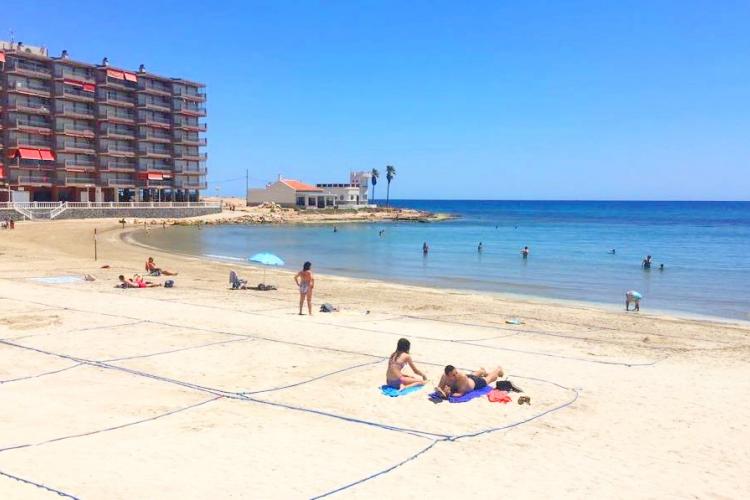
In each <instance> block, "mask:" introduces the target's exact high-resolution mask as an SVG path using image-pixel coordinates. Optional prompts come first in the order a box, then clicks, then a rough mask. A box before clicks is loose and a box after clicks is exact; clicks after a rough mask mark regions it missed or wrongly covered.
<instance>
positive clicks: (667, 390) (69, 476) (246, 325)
mask: <svg viewBox="0 0 750 500" xmlns="http://www.w3.org/2000/svg"><path fill="white" fill-rule="evenodd" d="M94 228H96V229H97V232H98V238H97V260H96V261H95V260H94V249H93V230H94ZM134 230H136V228H135V227H134V226H133V225H127V226H126V227H125V229H122V227H121V226H120V225H119V224H117V221H114V220H88V221H59V222H34V223H19V224H17V225H16V229H15V230H13V231H0V254H1V255H0V308H1V310H2V313H0V339H2V341H0V404H1V405H2V408H3V423H2V426H0V429H2V433H1V434H0V436H1V438H0V498H3V499H15V498H24V499H25V498H55V497H56V496H57V494H64V495H68V496H71V497H75V498H107V499H109V498H226V497H232V498H315V497H319V496H322V495H327V494H331V495H332V496H333V497H340V498H384V497H385V498H415V499H416V498H430V497H432V498H480V497H482V498H499V497H503V498H549V497H555V498H592V497H593V498H686V497H692V498H745V497H747V496H748V494H750V474H748V472H747V471H748V470H749V469H750V451H748V450H750V424H749V423H748V422H750V398H748V394H750V361H748V360H750V356H748V354H750V326H749V325H748V324H746V323H741V322H719V321H711V320H699V319H691V318H681V317H676V316H670V315H666V314H654V313H650V312H649V309H648V304H647V302H645V303H644V304H643V311H641V312H640V313H625V312H624V310H608V309H605V308H602V307H596V306H593V305H586V304H570V303H564V304H563V303H554V302H551V301H544V300H531V299H519V298H511V297H503V296H499V295H492V294H478V293H469V292H460V291H452V290H437V289H428V288H419V287H413V286H405V285H396V284H387V283H381V282H375V281H364V280H354V279H348V278H341V277H332V276H322V275H318V276H317V283H316V289H315V305H316V306H319V305H320V304H321V303H323V302H329V303H332V304H335V305H337V306H339V307H340V308H341V311H340V312H338V313H332V314H322V313H320V314H315V315H313V316H312V317H308V316H298V315H297V297H298V294H297V290H296V288H295V286H294V283H293V281H292V276H293V274H292V273H290V272H288V271H270V270H269V271H268V275H267V279H266V281H267V282H271V283H273V284H275V285H277V287H278V290H276V291H271V292H258V291H253V290H238V291H231V290H229V289H228V283H227V276H228V272H229V270H230V269H236V270H237V271H238V273H239V274H240V275H241V276H242V277H243V278H246V279H248V281H249V282H250V283H257V282H259V281H260V278H261V275H262V272H263V271H262V270H260V269H257V268H252V267H250V266H245V265H239V266H232V265H229V264H226V263H221V262H210V261H205V260H200V259H197V258H192V257H187V256H182V255H170V254H167V253H165V252H161V251H156V250H153V249H148V248H144V247H141V246H138V245H135V244H133V243H132V242H130V240H129V238H128V235H129V233H130V232H131V231H134ZM169 230H170V227H169V226H167V227H166V228H164V229H163V228H161V227H155V228H153V229H151V231H169ZM149 255H151V256H153V257H154V258H155V260H156V262H157V264H158V265H160V266H161V267H163V268H166V269H171V270H176V271H179V275H178V276H177V277H176V278H174V280H175V282H176V285H175V287H174V288H171V289H165V288H153V289H131V290H122V289H116V288H114V285H115V283H116V280H117V276H118V275H119V274H125V275H132V274H133V273H136V272H141V271H142V270H143V264H144V261H145V259H146V257H148V256H149ZM104 265H107V266H109V267H108V268H102V266H104ZM86 273H88V274H91V275H93V276H95V277H96V281H93V282H87V281H83V280H80V279H79V278H80V277H82V276H83V275H84V274H86ZM66 277H72V278H76V279H69V278H66ZM39 278H42V279H41V280H40V279H39ZM48 278H53V279H51V280H50V279H48ZM164 279H165V278H164V277H162V278H155V280H158V281H163V280H164ZM316 310H317V307H316ZM512 318H520V319H522V320H523V322H524V324H522V325H511V324H507V323H506V321H507V320H510V319H512ZM402 336H403V337H407V338H409V339H410V340H411V342H412V351H411V353H412V356H413V358H414V360H415V362H416V364H417V366H419V367H420V368H422V369H423V371H425V372H426V373H427V374H428V375H429V377H430V381H431V382H436V381H437V380H438V378H439V376H440V373H441V370H442V367H443V366H444V365H446V364H449V363H450V364H454V365H456V366H457V367H460V368H463V369H475V368H478V367H480V366H482V367H485V368H491V367H494V366H497V365H501V366H503V368H504V369H505V371H506V373H508V374H509V377H510V379H511V380H513V381H514V382H515V383H517V384H518V385H519V386H521V387H522V388H523V389H524V391H525V392H524V394H525V395H528V396H530V398H531V405H523V406H519V405H518V404H516V399H517V395H516V394H513V395H512V398H513V401H512V402H511V403H508V404H501V403H490V402H488V401H487V399H486V398H481V399H477V400H474V401H470V402H468V403H462V404H451V403H447V402H445V403H441V404H433V403H431V402H430V401H429V400H428V399H427V397H426V396H427V394H428V392H430V391H431V387H432V386H428V387H427V388H425V389H422V390H421V391H418V392H416V393H413V394H411V395H408V396H404V397H399V398H388V397H385V396H383V395H381V394H380V393H379V390H378V387H379V386H380V385H381V384H383V383H384V377H385V371H386V363H387V362H386V358H387V357H388V355H389V354H391V353H392V352H393V350H394V348H395V345H396V341H397V340H398V338H399V337H402Z"/></svg>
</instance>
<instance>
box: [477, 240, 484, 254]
mask: <svg viewBox="0 0 750 500" xmlns="http://www.w3.org/2000/svg"><path fill="white" fill-rule="evenodd" d="M482 248H483V247H482V242H481V241H480V242H479V246H478V247H477V252H479V253H482Z"/></svg>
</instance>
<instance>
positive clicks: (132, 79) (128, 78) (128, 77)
mask: <svg viewBox="0 0 750 500" xmlns="http://www.w3.org/2000/svg"><path fill="white" fill-rule="evenodd" d="M123 75H125V80H126V81H128V82H137V81H138V77H137V76H135V73H128V72H127V71H123Z"/></svg>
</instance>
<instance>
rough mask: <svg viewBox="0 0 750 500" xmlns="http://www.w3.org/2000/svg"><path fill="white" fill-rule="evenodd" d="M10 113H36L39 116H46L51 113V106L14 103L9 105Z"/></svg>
mask: <svg viewBox="0 0 750 500" xmlns="http://www.w3.org/2000/svg"><path fill="white" fill-rule="evenodd" d="M8 111H17V112H19V113H34V114H38V115H46V114H49V112H50V106H49V104H42V103H23V102H14V103H11V104H8Z"/></svg>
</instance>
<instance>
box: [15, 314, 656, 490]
mask: <svg viewBox="0 0 750 500" xmlns="http://www.w3.org/2000/svg"><path fill="white" fill-rule="evenodd" d="M39 304H40V305H47V304H43V303H39ZM63 309H65V310H73V311H77V312H82V313H88V314H104V315H106V316H113V317H119V318H129V319H134V320H136V319H138V318H131V317H128V316H125V315H114V314H107V313H99V312H95V311H86V310H77V309H75V308H63ZM256 314H257V313H256ZM138 320H139V321H143V322H146V323H152V324H159V325H163V326H167V327H171V328H185V329H191V330H198V331H207V332H212V333H219V334H226V335H233V336H239V337H244V338H246V339H257V340H266V341H270V342H277V343H282V344H288V345H296V346H300V347H307V348H313V349H319V350H325V351H330V352H339V353H346V354H354V355H361V356H369V357H373V358H377V360H376V361H372V362H369V363H361V364H358V365H354V366H351V367H347V368H343V369H338V370H335V371H332V372H330V373H325V374H323V375H319V376H316V377H313V378H311V379H308V380H305V381H302V382H297V383H294V384H289V385H286V386H281V387H274V388H270V389H265V390H259V391H250V392H245V393H242V392H231V391H224V390H221V389H215V388H211V387H205V386H201V385H198V384H193V383H190V382H185V381H181V380H177V379H171V378H167V377H162V376H159V375H154V374H150V373H147V372H142V371H138V370H133V369H129V368H126V367H121V366H116V365H111V364H108V363H107V362H105V361H95V360H87V359H82V358H76V357H74V356H68V355H64V354H58V353H53V352H49V351H45V350H42V349H38V348H34V347H30V346H24V345H20V344H15V343H13V342H9V341H4V340H0V343H2V344H5V345H9V346H13V347H17V348H22V349H28V350H31V351H35V352H38V353H41V354H46V355H50V356H57V357H61V358H64V359H68V360H71V361H75V362H76V363H77V364H76V365H74V366H72V367H68V368H66V369H70V368H73V367H75V366H80V365H82V364H86V365H90V366H94V367H98V368H103V369H113V370H118V371H123V372H126V373H130V374H133V375H137V376H142V377H146V378H150V379H153V380H157V381H161V382H167V383H172V384H177V385H180V386H183V387H187V388H189V389H193V390H198V391H202V392H208V393H210V394H213V395H214V396H215V397H214V398H211V399H208V400H206V401H203V402H201V403H198V404H195V405H190V406H189V407H185V408H180V409H176V410H173V411H171V412H168V413H165V414H162V415H158V416H156V417H151V418H149V419H144V420H140V421H136V422H131V423H129V424H124V425H120V426H115V427H110V428H106V429H100V430H98V431H93V432H89V433H84V434H79V435H74V436H64V437H60V438H56V439H53V440H49V441H45V442H42V443H38V444H39V445H41V444H45V443H48V442H54V441H60V440H63V439H72V438H75V437H84V436H88V435H92V434H98V433H102V432H108V431H111V430H117V429H121V428H123V427H128V426H131V425H136V424H139V423H143V422H147V421H151V420H155V419H157V418H162V417H165V416H168V415H171V414H174V413H178V412H180V411H185V410H187V409H190V408H194V407H197V406H202V405H204V404H207V403H210V402H213V401H216V400H218V399H221V398H231V399H235V400H243V401H248V402H253V403H256V404H264V405H270V406H274V407H279V408H285V409H289V410H294V411H301V412H306V413H311V414H315V415H319V416H324V417H329V418H335V419H338V420H342V421H347V422H351V423H354V424H362V425H368V426H372V427H377V428H380V429H383V430H387V431H392V432H401V433H406V434H409V435H412V436H415V437H422V438H425V439H430V440H431V443H430V444H429V445H428V446H427V447H425V448H423V449H421V450H419V451H418V452H417V453H415V454H413V455H411V456H409V457H407V458H406V459H404V460H402V461H400V462H399V463H397V464H394V465H392V466H389V467H388V468H386V469H383V470H381V471H378V472H376V473H374V474H371V475H369V476H367V477H365V478H362V479H359V480H357V481H355V482H352V483H349V484H346V485H344V486H341V487H338V488H336V489H334V490H331V491H328V492H326V493H323V494H321V495H318V496H316V497H313V498H323V497H326V496H329V495H333V494H335V493H338V492H341V491H344V490H346V489H349V488H352V487H354V486H357V485H359V484H362V483H364V482H366V481H369V480H371V479H374V478H376V477H379V476H382V475H384V474H387V473H389V472H391V471H393V470H395V469H397V468H398V467H401V466H402V465H404V464H406V463H408V462H411V461H412V460H415V459H416V458H418V457H419V456H421V455H422V454H424V453H426V452H427V451H429V450H430V449H432V448H433V447H434V446H435V445H436V444H437V443H440V442H455V441H457V440H460V439H466V438H472V437H477V436H480V435H484V434H489V433H493V432H498V431H502V430H507V429H511V428H514V427H518V426H520V425H523V424H525V423H528V422H531V421H533V420H536V419H538V418H541V417H543V416H545V415H548V414H550V413H553V412H556V411H559V410H562V409H563V408H566V407H568V406H570V405H572V404H573V403H575V402H576V401H577V399H578V397H579V392H578V391H577V390H576V389H572V388H568V387H565V386H562V385H560V384H558V383H557V382H554V381H550V380H546V379H541V378H533V377H523V376H518V375H514V376H516V377H519V378H526V379H528V380H536V381H539V382H545V383H548V384H552V385H555V386H557V387H560V388H562V389H564V390H567V391H572V392H573V397H572V398H571V399H570V400H569V401H566V402H565V403H563V404H561V405H558V406H555V407H553V408H549V409H547V410H545V411H543V412H540V413H538V414H535V415H533V416H531V417H528V418H525V419H523V420H520V421H517V422H513V423H510V424H507V425H503V426H499V427H494V428H490V429H484V430H482V431H478V432H474V433H467V434H462V435H445V434H437V433H429V432H426V431H420V430H418V429H408V428H402V427H397V426H390V425H387V424H382V423H379V422H373V421H367V420H362V419H357V418H353V417H348V416H345V415H338V414H335V413H329V412H324V411H321V410H315V409H312V408H304V407H297V406H293V405H287V404H284V403H277V402H272V401H266V400H262V399H257V398H252V397H250V396H251V395H253V394H261V393H268V392H274V391H280V390H283V389H288V388H291V387H296V386H300V385H303V384H307V383H310V382H313V381H316V380H320V379H322V378H325V377H329V376H332V375H335V374H338V373H342V372H344V371H348V370H353V369H356V368H360V367H363V366H369V365H374V364H377V363H381V362H383V360H384V359H385V358H383V357H382V356H376V355H372V354H368V353H360V352H354V351H347V350H344V349H336V348H330V347H323V346H315V345H309V344H303V343H300V342H292V341H284V340H280V339H272V338H265V337H260V336H256V335H248V334H238V333H234V332H228V331H227V332H224V331H219V330H211V329H205V328H199V327H191V326H184V325H176V324H171V323H168V322H161V321H153V320H140V319H138ZM354 329H360V330H365V331H373V330H371V329H365V328H357V327H354ZM374 331H375V332H376V333H381V334H388V335H399V334H395V333H391V332H384V331H377V330H374ZM501 337H505V335H504V336H501ZM496 338H500V337H496ZM423 340H434V341H441V342H453V343H458V344H464V345H467V346H472V347H477V348H483V349H501V350H508V351H511V352H514V351H518V352H524V351H520V350H514V349H509V348H497V347H495V346H485V345H481V344H474V343H472V341H471V340H449V339H437V338H429V337H423ZM223 343H225V342H223ZM215 344H216V343H213V344H206V345H204V346H194V347H192V348H194V349H195V348H201V347H206V346H208V345H215ZM182 350H185V348H183V349H177V350H174V351H175V352H177V351H182ZM165 353H169V351H166V352H161V353H153V354H150V355H142V356H136V357H146V356H151V355H160V354H165ZM525 353H527V354H535V355H543V356H549V357H558V358H562V359H572V360H576V361H585V362H598V363H601V364H610V365H616V366H628V367H631V366H651V365H654V364H656V363H658V362H660V361H662V360H663V359H659V360H656V361H653V362H651V363H622V362H611V361H605V360H588V359H581V358H573V357H570V356H561V355H555V354H550V353H539V352H534V351H529V352H525ZM120 359H123V358H120ZM124 359H127V358H124ZM427 364H434V363H427ZM60 371H63V370H60ZM41 375H44V374H40V375H39V376H41ZM30 378H33V377H30ZM25 446H36V445H25ZM20 447H24V446H20ZM20 447H14V448H13V449H15V448H20ZM0 451H2V450H0ZM0 474H1V472H0ZM9 477H13V478H14V479H16V478H15V477H14V476H9ZM18 479H19V480H21V481H23V482H27V483H28V484H33V485H35V486H38V487H41V488H44V489H49V491H53V492H56V493H57V490H54V489H51V488H47V487H46V486H44V485H40V484H39V483H34V482H31V481H26V480H22V479H20V478H18ZM60 494H62V495H65V496H68V497H70V498H75V497H72V496H71V495H68V494H65V493H62V492H60Z"/></svg>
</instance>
